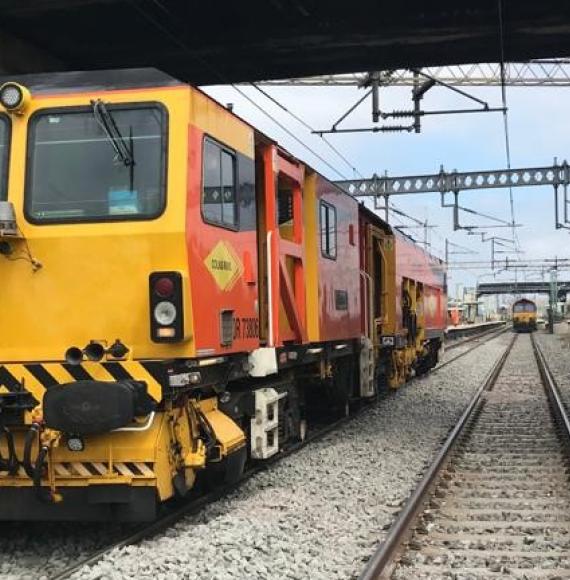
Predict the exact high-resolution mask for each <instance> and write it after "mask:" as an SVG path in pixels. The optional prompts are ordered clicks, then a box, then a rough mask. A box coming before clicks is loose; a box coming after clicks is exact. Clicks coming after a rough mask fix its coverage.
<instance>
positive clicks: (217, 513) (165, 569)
mask: <svg viewBox="0 0 570 580" xmlns="http://www.w3.org/2000/svg"><path fill="white" fill-rule="evenodd" d="M509 340H510V335H509V333H507V334H506V335H502V336H501V337H499V338H496V339H495V340H493V341H490V342H489V343H488V344H486V345H483V346H481V347H480V348H478V349H477V350H475V351H474V352H473V353H471V354H468V355H466V356H465V357H463V358H461V359H460V361H457V362H456V363H453V364H451V365H449V366H447V367H446V368H445V369H443V370H442V371H441V372H439V373H435V374H432V375H428V376H426V377H424V378H422V379H417V380H414V381H412V382H411V383H410V384H409V385H408V386H406V387H404V388H402V389H400V390H399V391H397V392H395V393H392V394H390V395H388V396H387V397H386V398H385V399H384V400H382V401H381V402H380V403H379V404H378V405H377V406H375V407H373V408H371V409H369V410H367V411H366V412H365V413H363V414H362V415H361V416H360V417H358V418H357V419H355V420H354V421H352V422H350V423H348V424H347V425H346V426H345V427H344V428H342V429H340V430H338V431H336V432H334V433H332V434H330V435H329V436H327V437H326V438H325V439H323V440H320V441H318V442H316V443H313V444H311V445H308V446H307V447H305V448H304V449H303V450H301V451H300V452H299V453H296V454H294V455H293V456H291V457H288V458H285V459H284V460H282V461H280V462H279V463H278V464H277V465H275V466H273V467H272V468H271V469H270V470H268V471H265V472H262V473H260V474H258V475H256V476H254V477H253V478H252V479H250V480H248V481H247V482H245V483H244V484H243V485H242V486H240V487H239V489H237V490H236V491H235V492H234V493H232V494H231V495H230V496H228V497H226V498H224V499H222V500H220V501H218V502H217V503H215V504H212V505H210V506H209V507H207V508H205V509H204V510H203V511H202V512H201V513H199V514H198V515H195V516H191V517H187V518H186V519H184V520H182V521H180V522H179V523H177V524H176V525H174V526H172V527H171V528H170V529H169V530H168V531H167V532H165V533H163V534H161V535H159V536H156V537H154V538H152V539H149V540H146V541H144V542H142V543H140V544H138V545H136V546H129V547H126V548H123V549H117V550H114V551H112V552H111V553H109V554H108V555H107V556H105V558H104V559H103V560H101V561H100V562H98V563H97V564H96V565H94V566H91V567H86V568H83V569H82V570H80V571H79V572H77V573H76V574H75V575H74V577H73V578H74V580H119V579H121V580H123V579H133V580H134V579H137V580H143V579H153V580H175V579H176V580H178V579H180V578H183V579H186V580H192V579H200V580H226V579H228V580H229V579H252V578H260V579H261V578H262V579H282V578H290V579H301V578H310V579H311V580H321V579H322V580H325V579H326V580H331V579H336V578H338V579H341V578H342V579H347V578H355V577H357V576H358V574H359V573H360V572H361V571H362V569H363V567H364V565H365V562H366V560H367V559H368V558H369V557H370V556H371V555H372V553H373V552H374V550H375V548H376V546H377V544H378V543H379V542H380V541H381V540H382V538H383V537H384V535H385V533H386V530H387V529H388V528H389V527H390V525H391V523H392V522H393V520H394V518H395V516H396V514H397V513H398V511H399V510H400V509H401V506H402V504H403V503H404V502H405V500H406V499H407V497H408V496H409V494H410V493H411V491H412V489H413V488H414V486H415V484H416V482H417V480H418V479H419V478H420V477H421V473H422V472H423V470H424V469H425V467H426V466H427V465H428V464H429V462H430V460H431V458H432V456H433V455H434V453H435V451H436V450H437V449H438V447H439V445H440V443H441V442H442V440H443V439H444V438H445V436H446V434H447V432H448V430H449V429H450V428H451V427H452V426H453V424H454V422H455V421H456V419H457V418H458V417H459V415H460V414H461V412H462V411H463V409H464V407H465V405H466V404H467V402H468V400H469V398H470V397H471V395H472V394H473V393H474V391H475V390H476V388H477V387H478V386H479V385H480V383H481V382H482V381H483V379H484V378H485V376H486V374H487V373H488V371H489V370H490V368H491V367H492V365H493V363H494V362H495V361H496V360H497V358H498V357H499V356H500V355H501V354H502V352H503V350H504V348H505V347H506V345H507V343H508V341H509ZM455 354H457V353H456V352H454V353H450V356H455ZM47 541H50V540H49V539H47ZM54 548H55V546H54ZM0 549H1V547H0ZM2 553H3V554H5V553H6V552H5V551H4V550H3V549H2ZM10 561H12V562H15V559H14V558H10ZM20 570H22V568H20Z"/></svg>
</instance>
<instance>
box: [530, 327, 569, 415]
mask: <svg viewBox="0 0 570 580" xmlns="http://www.w3.org/2000/svg"><path fill="white" fill-rule="evenodd" d="M534 337H535V339H536V341H537V342H538V345H539V346H540V349H541V350H542V353H543V354H544V357H545V358H546V362H547V363H548V367H549V368H550V372H551V373H552V375H553V376H554V380H555V381H556V384H557V385H558V388H559V390H560V396H561V397H562V399H563V400H564V403H565V404H566V407H567V408H568V409H570V334H560V335H559V334H547V333H546V332H541V331H538V332H536V333H535V334H534Z"/></svg>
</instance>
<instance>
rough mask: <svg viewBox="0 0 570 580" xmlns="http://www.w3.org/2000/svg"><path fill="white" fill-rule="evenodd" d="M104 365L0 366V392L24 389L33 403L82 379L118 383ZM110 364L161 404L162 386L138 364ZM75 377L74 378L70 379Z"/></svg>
mask: <svg viewBox="0 0 570 580" xmlns="http://www.w3.org/2000/svg"><path fill="white" fill-rule="evenodd" d="M104 364H107V365H108V366H110V363H95V362H85V363H83V364H81V365H77V367H74V368H75V369H76V370H72V369H70V370H67V369H66V368H65V367H64V366H63V364H59V363H44V364H42V363H27V364H7V365H0V371H1V372H0V393H2V392H9V391H13V390H19V389H20V388H22V387H23V388H24V389H25V390H26V391H28V392H30V393H31V394H32V395H33V396H34V398H35V399H36V400H38V401H41V400H42V398H43V394H44V392H45V390H46V389H47V388H50V387H51V386H53V385H56V384H59V385H62V384H68V383H72V382H74V381H76V380H79V379H80V378H83V377H84V378H85V380H94V381H103V382H115V381H117V380H121V378H122V377H119V378H117V377H116V376H113V374H112V373H111V371H110V370H108V369H106V368H105V366H103V365H104ZM112 365H115V366H116V367H121V369H122V372H123V374H124V378H125V379H127V378H130V379H133V380H137V381H144V382H145V383H146V385H147V391H148V394H149V395H150V396H151V397H152V398H153V399H154V400H155V401H158V402H160V401H161V399H162V386H161V384H160V382H159V381H158V380H157V379H155V378H154V377H153V376H152V374H151V373H150V372H149V371H148V370H147V369H146V368H145V367H144V366H143V365H142V364H141V363H139V362H135V361H117V362H113V363H112ZM32 371H33V372H32ZM40 371H41V372H40ZM72 373H73V374H72ZM74 374H75V375H76V376H73V375H74ZM3 377H4V378H3Z"/></svg>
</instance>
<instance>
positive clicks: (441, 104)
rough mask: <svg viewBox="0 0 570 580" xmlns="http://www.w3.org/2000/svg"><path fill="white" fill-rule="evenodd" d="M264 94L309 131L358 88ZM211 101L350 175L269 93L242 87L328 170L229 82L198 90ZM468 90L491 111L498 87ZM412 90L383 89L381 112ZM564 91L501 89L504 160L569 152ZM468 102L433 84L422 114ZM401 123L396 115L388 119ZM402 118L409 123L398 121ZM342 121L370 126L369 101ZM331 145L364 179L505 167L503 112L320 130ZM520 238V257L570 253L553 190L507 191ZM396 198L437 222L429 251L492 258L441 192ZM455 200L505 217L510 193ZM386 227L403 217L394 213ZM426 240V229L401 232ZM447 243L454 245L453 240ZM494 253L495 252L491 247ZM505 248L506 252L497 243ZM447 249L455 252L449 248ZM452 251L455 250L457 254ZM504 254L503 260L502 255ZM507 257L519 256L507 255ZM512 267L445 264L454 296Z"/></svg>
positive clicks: (519, 161)
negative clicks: (409, 129) (376, 128)
mask: <svg viewBox="0 0 570 580" xmlns="http://www.w3.org/2000/svg"><path fill="white" fill-rule="evenodd" d="M263 89H264V90H265V91H267V92H268V93H269V94H271V96H273V97H274V98H275V99H277V100H278V101H279V102H281V103H282V104H283V105H284V106H285V107H287V108H288V109H289V110H290V111H291V112H293V113H295V114H296V115H297V116H299V117H300V118H302V119H303V121H305V122H306V123H307V124H309V125H310V126H311V127H313V128H315V129H324V128H330V126H331V125H332V124H333V122H335V121H336V120H337V119H338V118H339V117H340V116H341V115H342V114H343V113H344V112H346V111H347V110H348V108H349V107H350V106H351V105H352V104H353V103H354V102H355V101H356V100H357V99H358V98H359V97H360V96H362V94H363V93H362V90H361V89H357V88H355V87H266V86H265V87H263ZM205 90H206V92H207V93H208V94H210V95H211V96H212V97H213V98H215V99H216V100H218V101H220V102H221V103H223V104H227V103H232V104H233V107H234V112H236V113H237V114H238V115H240V116H241V117H243V118H245V119H246V120H247V121H249V122H250V123H251V124H253V125H254V126H256V127H258V128H259V129H260V130H262V131H263V132H265V133H266V134H268V135H269V136H271V137H272V138H274V139H275V140H276V141H278V142H279V143H280V144H281V145H282V146H283V147H285V148H286V149H288V150H289V151H290V152H291V153H292V154H293V155H295V156H296V157H298V158H299V159H302V160H304V161H306V162H308V163H309V164H310V165H312V166H313V167H314V168H316V169H317V170H319V171H320V172H321V173H322V174H324V175H325V176H326V177H328V178H330V179H341V178H342V177H340V176H339V173H340V174H342V175H343V176H345V177H346V178H352V177H354V176H355V175H354V173H353V171H352V169H351V167H350V166H349V165H347V164H346V163H345V162H344V161H343V160H342V159H340V158H339V157H338V156H337V155H336V154H335V153H334V152H333V151H332V150H331V149H330V148H329V147H328V146H327V145H326V143H324V142H323V140H322V139H321V138H320V137H318V136H317V135H312V134H311V133H310V131H309V130H308V129H307V128H305V127H304V126H303V125H302V124H301V123H299V122H298V121H296V120H295V119H293V118H292V117H291V116H289V115H288V114H287V113H286V112H284V111H282V110H281V109H279V107H277V106H276V105H275V104H274V103H272V102H271V101H270V100H269V99H267V98H266V97H264V96H263V95H262V94H261V93H259V92H258V91H256V90H255V89H254V88H253V87H250V86H240V87H239V90H240V91H242V92H243V93H245V94H247V95H248V96H249V97H250V98H251V99H253V100H254V101H255V102H256V103H257V104H258V105H260V106H261V107H262V108H263V109H264V110H265V111H267V112H268V113H270V114H271V115H272V116H273V117H275V119H277V120H278V121H279V122H280V123H281V124H283V125H285V126H286V127H287V128H288V129H289V130H290V131H292V132H293V133H294V134H295V135H296V136H297V137H298V138H299V140H300V141H302V142H303V143H306V144H307V145H308V146H309V147H310V148H311V149H313V150H314V151H315V152H317V153H318V154H319V155H320V156H321V157H322V158H324V159H325V160H326V161H327V162H328V164H330V165H332V166H333V168H334V169H335V170H336V171H333V169H331V167H329V166H328V165H326V164H325V163H323V162H322V161H321V160H319V159H317V158H316V157H315V156H314V155H313V154H312V153H311V152H310V151H308V150H307V149H306V148H305V147H303V146H302V145H301V144H300V143H299V142H298V141H296V140H294V139H293V138H292V137H291V136H290V135H288V134H287V133H286V132H285V131H283V130H282V129H281V128H280V127H279V126H278V125H277V124H276V123H274V122H273V121H272V120H271V119H269V118H268V117H267V116H265V115H264V114H263V113H262V112H261V111H260V110H259V109H258V108H256V107H255V106H254V105H253V104H251V102H249V101H248V100H247V99H245V98H244V97H243V96H242V95H240V94H239V93H238V91H236V89H235V88H234V87H231V86H215V87H205ZM466 90H468V91H469V93H470V94H472V95H474V96H476V97H478V98H480V99H483V100H484V101H486V102H488V104H489V106H490V107H500V106H501V89H500V88H499V87H488V88H487V87H473V88H468V89H466ZM410 91H411V89H410V88H406V87H389V88H384V89H381V92H380V103H381V105H380V106H381V109H382V110H384V111H391V110H402V109H410V108H411V99H410ZM566 91H568V89H565V88H548V87H544V88H535V87H529V88H521V87H510V88H507V102H508V123H509V135H510V152H511V166H512V167H513V168H517V167H539V166H549V165H551V164H552V163H553V160H554V157H557V158H558V161H559V162H561V161H562V160H564V159H565V158H566V157H567V156H568V145H567V139H568V138H567V134H568V128H567V121H566V118H567V104H566ZM472 106H476V105H475V103H473V102H471V101H468V100H466V99H465V98H464V97H461V96H459V95H457V94H455V93H452V92H451V91H449V90H448V89H445V88H440V87H436V88H433V89H431V90H430V91H429V92H428V93H427V95H426V96H425V98H424V99H423V101H422V107H423V108H424V109H425V110H438V109H452V108H467V107H469V108H471V107H472ZM394 122H395V123H398V124H400V120H395V121H394ZM401 122H402V123H407V122H408V121H407V120H406V119H404V120H402V121H401ZM341 126H342V127H369V126H372V120H371V104H370V101H369V100H368V101H367V102H365V103H363V104H362V105H361V106H360V107H359V108H358V109H357V110H356V111H355V112H354V113H353V114H352V115H351V116H350V117H349V118H348V119H347V120H346V121H345V122H344V123H343V124H342V125H341ZM327 140H328V141H329V142H330V143H331V144H332V145H334V147H335V148H337V149H338V150H339V151H340V152H341V153H342V154H343V155H344V156H345V157H346V158H347V159H348V160H349V161H350V163H351V166H354V167H355V168H356V169H357V171H358V172H359V173H361V174H362V175H364V176H367V177H368V176H372V175H373V174H374V173H377V174H378V175H382V174H384V172H388V174H389V175H391V176H397V175H420V174H426V173H429V174H431V173H437V172H438V171H439V169H440V166H441V165H443V166H444V167H445V169H446V170H453V169H457V170H458V171H471V170H483V169H499V168H506V167H507V160H506V151H505V134H504V125H503V116H502V114H501V113H493V112H489V113H478V114H467V115H436V116H433V117H424V118H423V119H422V132H421V133H420V134H415V133H352V134H337V135H329V136H327ZM513 198H514V211H515V220H516V223H518V224H521V227H519V228H517V236H518V238H519V240H520V246H521V248H522V250H523V252H524V254H522V255H521V256H520V257H521V259H542V258H554V257H556V256H557V257H559V258H570V247H569V242H570V230H556V229H555V227H554V202H553V191H552V188H551V187H549V186H546V187H532V188H523V187H517V188H514V189H513ZM393 202H394V203H395V204H396V205H397V206H398V207H399V208H401V209H403V210H404V211H405V212H407V213H409V214H411V215H413V216H415V217H417V218H418V219H421V220H425V219H426V218H427V220H428V222H429V223H430V224H431V225H434V226H437V227H435V228H432V229H430V230H429V236H430V240H429V241H430V242H431V251H432V252H433V253H434V254H436V255H439V256H440V257H443V255H444V247H445V241H444V240H445V238H448V239H449V241H450V242H452V243H453V244H459V245H461V246H462V247H464V248H467V249H469V251H471V252H474V253H473V254H465V255H452V256H451V257H450V262H453V261H465V260H486V261H490V258H491V246H490V243H489V242H486V243H482V242H481V236H479V235H468V234H467V232H465V231H455V232H454V231H453V216H452V210H451V209H448V208H447V209H446V208H441V207H440V197H439V195H438V194H419V195H406V196H399V197H398V198H393ZM460 205H463V206H466V207H469V208H472V209H475V210H479V211H481V212H484V213H487V214H490V215H493V216H496V217H497V218H500V219H503V220H506V221H509V222H510V220H511V217H510V215H511V214H510V204H509V190H508V189H494V190H485V191H473V192H464V193H462V194H461V195H460ZM390 221H391V223H393V224H395V225H397V224H398V223H399V222H400V221H403V222H405V223H408V224H410V223H411V222H409V220H406V219H405V218H398V217H397V216H392V217H391V218H390ZM461 223H462V225H473V224H479V225H485V224H492V223H493V222H491V221H489V220H486V219H484V218H480V217H477V216H472V215H469V214H462V215H461ZM407 231H408V232H409V233H411V234H412V235H414V237H417V238H419V239H422V240H423V236H424V232H423V231H420V230H407ZM477 231H479V232H487V234H486V235H487V237H490V236H500V237H502V238H512V230H511V229H510V228H483V229H479V230H477ZM451 247H452V248H453V246H451ZM497 249H499V248H497ZM501 249H506V248H501ZM452 251H453V250H452ZM456 251H458V250H456ZM505 256H506V255H503V256H500V257H502V258H503V259H504V258H505ZM508 256H509V258H516V255H514V254H508ZM516 276H517V277H518V279H519V280H522V279H525V277H526V279H528V280H537V281H539V280H543V279H544V280H549V274H548V273H546V274H541V273H539V272H535V273H526V274H523V273H518V274H517V275H516ZM568 278H570V272H566V273H564V272H561V273H559V279H568ZM514 279H515V274H514V273H513V272H506V273H498V274H497V273H495V274H493V273H492V272H491V270H490V269H487V270H479V271H472V270H469V271H467V270H459V269H456V268H453V269H450V276H449V288H450V293H451V294H452V295H453V294H454V293H455V292H456V291H460V289H461V288H460V286H458V285H462V286H475V285H476V283H477V282H492V281H494V280H497V281H499V280H514Z"/></svg>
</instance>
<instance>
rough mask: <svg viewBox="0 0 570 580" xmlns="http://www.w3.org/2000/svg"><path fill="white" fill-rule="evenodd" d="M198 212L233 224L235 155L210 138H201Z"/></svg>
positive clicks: (217, 222)
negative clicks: (201, 164)
mask: <svg viewBox="0 0 570 580" xmlns="http://www.w3.org/2000/svg"><path fill="white" fill-rule="evenodd" d="M202 183H203V189H202V215H203V217H204V220H205V221H207V222H209V223H212V224H214V225H220V226H224V227H229V228H232V229H234V228H236V227H237V225H238V220H237V199H236V156H235V154H234V153H233V152H232V151H230V150H228V149H226V148H225V147H222V146H221V145H219V144H218V143H216V142H215V141H212V140H211V139H205V140H204V174H203V179H202Z"/></svg>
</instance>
